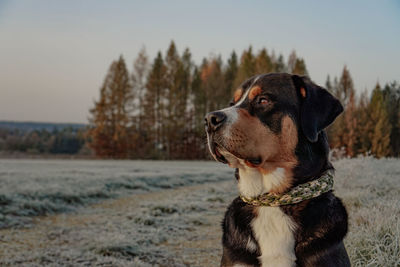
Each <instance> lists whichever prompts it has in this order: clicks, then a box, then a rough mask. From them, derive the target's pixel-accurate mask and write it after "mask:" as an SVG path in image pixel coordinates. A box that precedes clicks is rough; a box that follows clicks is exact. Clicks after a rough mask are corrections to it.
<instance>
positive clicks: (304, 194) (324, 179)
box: [240, 171, 333, 207]
mask: <svg viewBox="0 0 400 267" xmlns="http://www.w3.org/2000/svg"><path fill="white" fill-rule="evenodd" d="M332 188H333V171H327V172H326V173H324V174H323V175H322V176H321V177H320V178H318V179H316V180H313V181H309V182H307V183H304V184H300V185H298V186H296V187H294V188H292V189H291V190H290V191H289V192H287V193H285V194H281V195H279V194H274V193H266V194H263V195H259V196H257V197H253V198H251V197H245V196H242V195H240V198H241V199H242V200H243V201H244V202H246V203H248V204H251V205H254V206H269V207H277V206H283V205H289V204H296V203H299V202H301V201H303V200H307V199H311V198H314V197H318V196H320V195H322V194H323V193H326V192H328V191H330V190H332Z"/></svg>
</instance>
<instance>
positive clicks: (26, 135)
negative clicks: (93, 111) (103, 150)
mask: <svg viewBox="0 0 400 267" xmlns="http://www.w3.org/2000/svg"><path fill="white" fill-rule="evenodd" d="M86 127H87V126H86V125H85V124H69V123H68V124H67V123H40V122H13V121H0V152H1V151H3V152H7V153H10V152H14V153H15V152H16V153H28V154H33V155H36V154H90V151H88V149H85V146H84V145H85V132H86Z"/></svg>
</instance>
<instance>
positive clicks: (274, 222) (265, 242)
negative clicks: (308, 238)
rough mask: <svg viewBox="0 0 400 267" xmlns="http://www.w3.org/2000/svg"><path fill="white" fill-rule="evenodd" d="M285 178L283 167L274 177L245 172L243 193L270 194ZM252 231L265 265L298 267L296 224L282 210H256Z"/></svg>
mask: <svg viewBox="0 0 400 267" xmlns="http://www.w3.org/2000/svg"><path fill="white" fill-rule="evenodd" d="M283 178H284V176H283V170H282V169H279V168H278V169H277V170H276V171H275V172H273V173H271V174H268V175H259V176H257V175H254V174H253V173H249V171H248V170H245V169H242V170H241V171H240V179H239V184H238V186H239V191H240V192H241V194H242V195H245V196H256V195H259V194H261V193H265V192H267V191H268V190H269V189H270V187H271V185H273V184H274V183H279V180H280V179H283ZM254 184H256V186H255V185H254ZM251 228H252V231H253V235H254V238H255V239H256V240H257V243H258V245H259V248H260V252H261V256H260V257H259V261H260V263H261V266H263V267H265V266H294V265H295V261H296V256H295V251H294V246H295V238H294V234H293V232H294V230H295V228H296V225H295V223H294V222H293V221H292V219H291V218H290V217H289V216H288V215H286V214H285V213H284V212H283V211H282V210H281V209H280V208H279V207H258V208H256V209H255V217H254V218H253V219H252V221H251Z"/></svg>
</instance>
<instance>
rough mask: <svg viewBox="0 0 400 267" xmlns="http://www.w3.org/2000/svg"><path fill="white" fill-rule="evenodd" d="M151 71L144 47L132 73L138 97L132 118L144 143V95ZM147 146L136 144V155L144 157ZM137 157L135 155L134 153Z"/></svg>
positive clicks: (140, 139) (136, 96) (134, 90)
mask: <svg viewBox="0 0 400 267" xmlns="http://www.w3.org/2000/svg"><path fill="white" fill-rule="evenodd" d="M148 72H149V63H148V57H147V55H146V50H145V48H144V47H143V48H142V49H141V50H140V52H139V54H138V56H137V58H136V59H135V61H134V63H133V72H132V75H131V79H132V88H133V93H134V96H135V99H136V103H133V104H134V107H133V108H134V109H135V111H134V114H132V117H133V118H132V119H133V120H134V123H135V125H136V129H137V132H138V135H139V136H138V140H137V144H143V143H144V142H145V139H146V137H145V136H146V133H145V128H144V121H145V120H146V113H145V112H144V97H145V94H146V78H147V76H148ZM145 149H146V148H145V146H143V145H141V146H136V147H135V149H134V153H135V154H136V157H143V155H145V154H146V150H145ZM132 156H133V157H135V156H134V155H132Z"/></svg>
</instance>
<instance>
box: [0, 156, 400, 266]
mask: <svg viewBox="0 0 400 267" xmlns="http://www.w3.org/2000/svg"><path fill="white" fill-rule="evenodd" d="M334 165H335V167H336V169H337V176H336V183H335V191H336V194H337V195H338V196H340V197H342V198H343V200H344V202H345V204H346V206H347V208H348V211H349V215H350V232H349V234H348V236H347V238H346V240H345V243H346V246H347V250H348V251H349V254H350V257H351V260H352V264H353V265H354V266H399V265H400V260H399V259H400V244H399V240H400V239H399V238H400V219H399V215H400V167H399V165H400V161H399V160H396V159H383V160H375V159H372V158H360V159H351V160H348V159H344V160H340V161H337V162H334ZM236 195H237V191H236V187H235V180H234V178H233V171H232V170H230V169H228V168H227V167H225V166H223V165H220V164H217V163H214V162H191V161H187V162H186V161H181V162H159V161H157V162H151V161H63V160H48V161H45V160H43V161H39V160H0V208H1V210H0V223H1V227H2V228H3V229H2V230H0V265H12V266H14V265H26V266H43V265H50V266H54V265H70V266H93V265H99V266H153V265H158V266H217V265H218V263H219V258H220V256H221V245H220V238H221V231H220V221H221V219H222V216H223V212H224V210H225V208H226V206H227V205H228V204H229V202H230V201H231V200H232V199H233V198H234V197H235V196H236ZM38 215H39V216H38ZM43 215H46V216H43Z"/></svg>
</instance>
